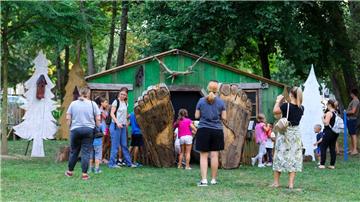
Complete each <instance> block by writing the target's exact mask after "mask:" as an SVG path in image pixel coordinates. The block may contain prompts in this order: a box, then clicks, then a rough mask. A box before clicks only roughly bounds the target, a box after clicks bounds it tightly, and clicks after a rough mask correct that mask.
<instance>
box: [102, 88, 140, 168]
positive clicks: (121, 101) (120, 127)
mask: <svg viewBox="0 0 360 202" xmlns="http://www.w3.org/2000/svg"><path fill="white" fill-rule="evenodd" d="M127 95H128V94H127V89H126V88H122V89H120V92H119V94H118V97H117V99H116V100H114V102H113V103H112V105H111V111H110V116H111V118H112V122H111V124H110V138H111V152H110V161H109V163H108V166H109V168H119V166H118V165H117V164H116V159H117V155H118V151H119V146H121V150H122V152H123V156H124V160H125V164H126V165H127V166H128V167H136V165H134V164H133V163H132V162H131V157H130V153H129V149H128V147H127V135H126V128H127V117H128V112H127V107H128V105H127V102H126V100H127Z"/></svg>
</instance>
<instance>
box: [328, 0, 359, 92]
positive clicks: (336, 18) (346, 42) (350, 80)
mask: <svg viewBox="0 0 360 202" xmlns="http://www.w3.org/2000/svg"><path fill="white" fill-rule="evenodd" d="M332 8H333V9H332V11H333V12H332V15H331V18H332V20H333V22H334V24H335V27H336V30H337V32H338V33H337V34H335V46H337V48H338V50H339V51H340V53H342V57H343V60H342V65H341V68H342V70H343V74H344V79H345V81H346V82H345V84H346V88H347V92H348V94H350V90H351V89H352V88H355V87H357V82H356V77H355V71H354V69H355V63H354V60H353V58H352V57H351V53H350V50H351V48H352V44H351V42H350V39H349V36H348V32H347V28H346V26H345V19H344V17H343V12H342V10H341V8H340V7H339V6H337V4H336V5H332ZM340 57H341V56H340Z"/></svg>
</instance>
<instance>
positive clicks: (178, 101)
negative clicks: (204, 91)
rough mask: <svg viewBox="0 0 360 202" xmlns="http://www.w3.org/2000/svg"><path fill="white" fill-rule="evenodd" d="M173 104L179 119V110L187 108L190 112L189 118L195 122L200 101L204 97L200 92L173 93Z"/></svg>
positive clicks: (171, 93)
mask: <svg viewBox="0 0 360 202" xmlns="http://www.w3.org/2000/svg"><path fill="white" fill-rule="evenodd" d="M170 95H171V102H172V105H173V107H174V111H175V119H174V120H176V118H177V115H178V112H179V109H181V108H185V109H186V110H187V111H188V114H189V118H190V119H191V120H195V108H196V104H197V102H198V101H199V99H200V98H201V97H202V95H201V94H200V92H199V91H171V92H170Z"/></svg>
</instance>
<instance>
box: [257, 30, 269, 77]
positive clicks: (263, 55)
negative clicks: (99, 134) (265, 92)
mask: <svg viewBox="0 0 360 202" xmlns="http://www.w3.org/2000/svg"><path fill="white" fill-rule="evenodd" d="M258 48H259V57H260V62H261V70H262V73H263V77H265V78H268V79H271V76H270V65H269V58H268V55H269V47H268V44H267V42H266V39H265V38H264V36H263V35H262V34H260V36H259V41H258Z"/></svg>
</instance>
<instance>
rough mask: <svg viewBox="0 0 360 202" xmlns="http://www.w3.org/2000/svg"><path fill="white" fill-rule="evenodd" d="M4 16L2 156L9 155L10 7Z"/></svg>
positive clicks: (2, 44) (2, 42)
mask: <svg viewBox="0 0 360 202" xmlns="http://www.w3.org/2000/svg"><path fill="white" fill-rule="evenodd" d="M3 9H4V11H3V12H4V15H3V18H2V20H3V27H2V30H1V31H2V40H1V46H2V57H1V63H2V65H1V66H2V67H1V69H2V90H3V95H2V111H1V154H2V155H7V154H8V141H7V133H8V128H7V127H8V97H7V96H8V92H7V89H8V68H9V66H8V65H9V44H8V35H7V34H8V33H7V32H8V15H9V7H5V8H3Z"/></svg>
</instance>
